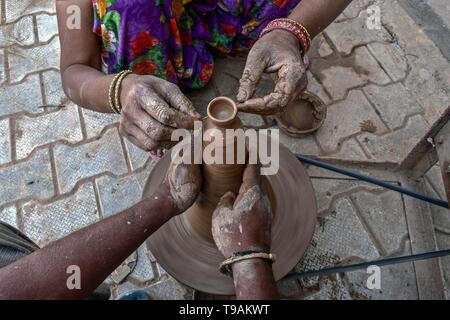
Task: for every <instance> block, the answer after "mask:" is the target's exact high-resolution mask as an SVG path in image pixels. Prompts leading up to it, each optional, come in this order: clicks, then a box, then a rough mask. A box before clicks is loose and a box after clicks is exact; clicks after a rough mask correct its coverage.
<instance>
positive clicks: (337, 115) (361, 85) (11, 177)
mask: <svg viewBox="0 0 450 320" xmlns="http://www.w3.org/2000/svg"><path fill="white" fill-rule="evenodd" d="M374 2H376V4H377V5H379V7H380V8H381V18H382V20H381V21H382V26H381V28H380V29H379V30H370V29H368V28H367V26H366V20H367V12H366V10H365V8H366V7H367V6H368V5H370V4H372V3H374ZM429 2H430V3H431V4H432V5H433V6H438V7H439V6H441V7H442V8H444V10H448V6H447V7H446V6H445V4H444V3H445V1H444V0H442V1H429ZM0 4H1V14H0V19H1V20H0V96H1V100H0V177H1V181H3V182H4V183H3V184H2V186H1V187H0V220H2V221H6V222H9V223H10V224H12V225H15V226H17V227H19V228H20V229H21V230H23V231H24V232H25V233H26V234H28V235H29V236H30V237H31V238H32V239H33V240H35V241H36V242H37V243H39V244H40V245H41V246H45V245H46V244H48V243H49V242H51V241H53V240H55V239H58V238H60V237H62V236H64V235H67V234H68V233H70V232H72V231H74V230H77V229H79V228H81V227H83V226H86V225H88V224H91V223H93V222H95V221H98V220H100V219H103V218H105V217H107V216H109V215H112V214H114V213H117V212H118V211H120V210H122V209H124V208H126V207H129V206H130V205H132V204H133V203H135V202H136V201H138V200H139V196H140V193H141V190H142V186H143V183H144V181H145V179H146V176H147V175H148V173H149V172H150V171H151V168H152V165H153V163H152V162H151V161H149V160H148V157H147V155H146V154H145V153H144V152H142V151H140V150H138V149H137V148H136V147H134V146H133V145H132V144H131V143H129V142H128V141H127V140H125V139H123V138H122V137H121V136H120V135H119V133H118V130H117V120H118V118H117V117H116V116H107V115H103V114H98V113H95V112H91V111H88V110H84V109H82V108H80V107H78V106H75V105H73V104H71V103H69V102H68V101H67V99H66V97H65V96H64V94H63V92H62V90H61V84H60V79H59V73H58V59H59V43H58V41H59V39H58V35H57V28H56V17H55V10H54V1H50V0H39V1H30V0H27V1H24V0H20V1H18V0H0ZM442 15H443V16H444V17H445V13H442ZM447 16H448V14H447ZM432 39H437V38H435V37H434V38H433V37H429V35H428V34H427V33H425V32H424V31H423V30H422V29H421V26H419V24H417V23H416V22H415V21H414V20H413V19H412V18H410V16H409V15H408V14H407V12H406V11H405V10H404V9H403V7H402V6H400V5H399V3H398V1H393V0H390V1H370V0H359V1H357V0H355V1H354V2H353V4H352V5H351V6H350V7H349V8H348V9H347V10H346V11H345V12H344V13H343V14H342V15H341V16H340V17H339V19H338V20H337V21H336V22H335V23H333V24H332V25H331V26H330V27H329V28H328V29H327V30H326V31H325V32H324V33H323V34H322V35H320V36H319V37H317V39H315V40H314V45H313V48H312V50H311V59H312V68H311V70H310V72H309V86H308V90H309V91H311V92H314V93H316V94H318V95H319V96H320V97H321V98H322V99H323V100H324V101H325V102H326V103H327V105H328V118H327V120H326V122H325V124H324V126H323V127H322V128H321V130H320V131H319V132H318V133H317V134H315V135H313V136H310V137H307V138H303V139H293V138H288V137H286V136H282V141H283V143H285V144H286V145H287V146H288V147H289V148H290V149H291V150H292V151H293V152H297V153H303V154H307V155H314V156H319V157H321V158H323V159H327V160H329V161H335V162H339V163H342V164H344V165H346V166H359V168H361V170H362V171H363V172H365V173H367V174H371V175H373V176H378V177H380V178H382V179H385V180H387V181H391V182H395V183H404V181H405V177H404V176H403V175H402V173H400V172H396V171H395V167H396V166H397V165H398V164H399V163H400V162H401V161H402V160H403V159H404V158H405V156H406V155H407V154H408V152H409V151H410V150H411V149H412V147H413V146H414V144H415V143H416V142H417V141H418V140H419V139H420V138H421V137H422V136H423V135H424V134H425V133H426V131H427V129H428V128H430V126H431V125H432V124H433V123H434V122H435V121H436V119H438V117H439V116H440V115H441V114H442V112H443V110H444V109H445V108H446V107H447V106H448V105H449V88H450V64H449V62H448V61H447V60H446V58H445V56H444V55H443V53H444V50H443V49H442V48H440V45H439V43H438V42H436V43H437V45H436V44H435V43H434V42H433V41H432ZM435 41H436V40H435ZM244 62H245V60H243V59H239V58H224V59H220V60H219V61H218V64H217V70H219V71H220V72H218V73H217V74H216V75H215V77H214V80H213V82H212V83H211V84H210V85H209V86H208V88H206V89H204V90H201V91H197V92H193V93H191V98H192V100H193V101H194V103H195V104H196V105H197V106H198V107H199V108H200V109H202V110H204V108H205V105H206V103H207V102H208V101H209V100H210V99H211V98H212V97H215V96H217V95H228V96H233V95H234V94H235V93H236V88H237V80H238V78H239V76H240V72H241V70H242V67H243V63H244ZM61 105H64V106H65V107H59V106H61ZM243 119H244V121H245V122H247V123H252V124H257V123H259V122H260V119H259V118H258V117H255V116H248V115H244V116H243ZM308 170H309V173H310V175H311V177H312V180H313V184H314V187H315V189H316V196H317V200H318V203H319V207H320V213H319V215H320V218H319V223H318V226H317V229H316V233H315V236H314V239H313V243H312V246H311V247H310V249H309V251H308V252H307V254H306V256H305V257H304V259H303V260H302V261H300V262H299V265H298V266H297V268H296V269H297V270H308V269H312V268H320V267H324V266H330V265H334V264H337V263H349V262H358V261H370V260H374V259H379V258H382V257H391V256H396V255H402V254H410V253H412V252H414V253H417V251H416V249H415V248H416V247H417V243H416V242H415V241H411V239H414V235H413V233H415V232H416V233H417V232H421V231H423V230H416V229H414V227H413V224H412V223H411V219H413V218H414V217H416V216H421V217H425V218H424V220H427V219H428V220H429V225H430V226H431V230H435V231H436V233H435V234H433V232H431V233H430V234H429V236H430V237H432V238H433V241H434V239H435V240H436V245H437V246H438V247H440V248H448V246H449V245H450V219H449V216H448V210H444V209H443V210H438V209H436V208H430V207H429V206H425V207H418V206H416V205H414V204H413V203H412V202H410V200H408V199H405V198H404V197H403V196H401V195H399V194H397V193H394V192H391V191H386V190H383V189H380V188H378V187H373V186H369V185H367V184H364V183H361V182H358V181H354V180H350V179H347V178H345V177H342V176H337V175H334V174H330V173H327V172H323V171H321V170H317V169H314V168H308ZM437 174H438V172H437V170H435V168H434V169H433V170H431V172H430V173H429V174H428V176H427V178H426V179H425V181H424V183H423V187H424V189H425V190H426V191H428V192H429V193H431V194H433V195H434V196H436V197H441V198H443V197H444V194H443V191H442V185H440V184H439V179H438V176H437ZM428 220H427V221H428ZM433 243H434V242H433ZM129 262H130V263H129V266H130V268H133V267H134V271H133V272H132V274H131V275H130V276H128V277H127V278H126V279H125V281H123V282H122V283H120V284H119V283H118V282H120V280H121V279H120V277H119V276H118V275H117V274H116V275H115V276H114V277H110V279H108V281H107V282H108V283H109V284H110V285H111V288H112V298H116V297H118V296H120V295H121V294H123V293H126V292H128V291H130V290H132V289H134V288H146V289H147V290H148V291H149V292H150V293H151V294H152V295H153V296H154V297H155V298H162V299H170V298H175V299H192V298H205V297H208V296H206V295H204V294H201V293H196V292H194V291H193V290H191V289H189V288H186V287H185V286H183V285H181V284H179V283H178V282H176V281H175V280H173V279H172V278H171V277H170V276H169V275H167V274H166V272H165V271H164V270H163V269H162V268H161V267H160V266H159V265H158V263H157V261H155V259H154V258H153V257H152V255H151V253H150V252H149V251H147V249H146V248H145V247H144V246H142V247H141V248H140V249H139V250H138V252H137V254H136V255H133V256H132V257H130V258H129ZM422 267H423V266H422V265H420V264H412V263H406V264H402V265H397V266H393V267H384V268H382V288H381V290H369V289H367V288H366V286H365V283H366V279H367V277H368V275H367V274H366V273H365V272H363V271H358V272H351V273H347V274H345V275H337V276H333V277H322V278H320V279H309V280H307V281H305V280H301V281H291V282H288V283H280V291H281V292H282V294H283V296H284V297H286V298H305V299H338V298H339V299H389V298H396V299H415V298H419V297H421V298H424V297H428V296H427V292H429V291H430V290H427V288H428V287H427V285H430V284H427V283H426V282H427V281H426V279H427V277H426V276H427V274H426V272H422V271H420V272H419V270H422V269H420V268H422ZM439 267H440V269H442V277H439V279H440V281H441V284H442V283H444V286H445V288H447V289H446V290H447V291H446V294H447V298H450V291H448V288H449V286H450V258H449V259H447V260H445V259H442V260H441V261H440V262H439ZM425 270H427V269H426V268H425ZM424 279H425V280H424ZM437 287H439V286H437ZM437 287H436V286H433V287H432V289H433V290H437V291H439V288H437ZM436 288H437V289H436ZM433 290H431V291H433ZM441 293H442V292H441ZM439 294H440V293H439V292H438V293H436V295H435V296H439V297H444V296H442V295H439Z"/></svg>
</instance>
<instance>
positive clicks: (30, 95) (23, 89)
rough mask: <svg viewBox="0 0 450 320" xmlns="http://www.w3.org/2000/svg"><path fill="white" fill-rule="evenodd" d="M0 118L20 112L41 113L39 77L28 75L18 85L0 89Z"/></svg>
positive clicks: (41, 102)
mask: <svg viewBox="0 0 450 320" xmlns="http://www.w3.org/2000/svg"><path fill="white" fill-rule="evenodd" d="M0 96H1V97H2V99H0V116H5V115H10V114H14V113H18V112H21V111H25V112H30V113H41V112H42V111H43V109H42V108H40V107H41V106H42V105H43V101H42V94H41V87H40V84H39V76H38V75H37V74H34V75H30V76H28V77H27V78H26V80H25V81H24V82H22V83H20V84H16V85H12V86H5V87H2V88H0Z"/></svg>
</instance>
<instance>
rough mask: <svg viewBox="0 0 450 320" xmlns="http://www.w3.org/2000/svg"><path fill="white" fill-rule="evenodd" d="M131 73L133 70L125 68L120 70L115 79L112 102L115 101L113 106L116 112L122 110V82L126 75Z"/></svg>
mask: <svg viewBox="0 0 450 320" xmlns="http://www.w3.org/2000/svg"><path fill="white" fill-rule="evenodd" d="M131 73H133V71H130V70H125V71H122V73H121V75H120V76H119V78H118V79H117V82H116V84H115V87H114V102H115V107H116V109H117V111H118V112H117V113H121V112H122V104H121V103H120V93H121V91H122V82H123V80H124V79H125V77H126V76H128V75H129V74H131Z"/></svg>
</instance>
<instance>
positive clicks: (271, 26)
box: [259, 18, 311, 57]
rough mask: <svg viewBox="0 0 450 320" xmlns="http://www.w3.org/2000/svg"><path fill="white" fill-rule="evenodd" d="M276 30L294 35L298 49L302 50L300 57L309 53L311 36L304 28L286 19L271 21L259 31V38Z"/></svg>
mask: <svg viewBox="0 0 450 320" xmlns="http://www.w3.org/2000/svg"><path fill="white" fill-rule="evenodd" d="M276 29H282V30H287V31H289V32H291V33H292V34H294V35H295V37H296V38H297V40H298V41H299V43H300V47H301V49H302V52H301V54H302V57H304V56H305V54H306V53H307V52H308V51H309V49H310V48H311V36H310V34H309V32H308V30H306V28H305V27H304V26H303V25H301V24H300V23H298V22H297V21H295V20H292V19H287V18H281V19H275V20H272V21H271V22H269V23H268V24H267V26H266V27H265V28H264V29H263V30H262V31H261V34H260V35H259V37H260V38H261V37H263V36H264V35H265V34H267V33H269V32H271V31H273V30H276Z"/></svg>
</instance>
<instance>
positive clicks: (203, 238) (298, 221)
mask: <svg viewBox="0 0 450 320" xmlns="http://www.w3.org/2000/svg"><path fill="white" fill-rule="evenodd" d="M241 127H242V123H241V121H240V119H239V118H238V117H237V109H236V105H235V104H234V102H233V101H231V100H230V99H228V98H225V97H219V98H216V99H214V100H212V101H211V103H210V104H209V106H208V118H207V120H206V121H205V122H204V127H203V132H204V133H205V132H206V130H207V129H211V128H215V129H217V130H219V131H221V132H223V130H225V129H227V128H234V129H237V128H241ZM224 136H225V135H224ZM231 143H236V141H234V140H231V141H226V139H225V142H224V145H228V144H231ZM207 145H208V143H203V147H206V146H207ZM235 150H236V148H235ZM170 162H171V157H170V152H168V153H167V154H166V155H165V156H164V157H163V158H162V159H161V160H160V161H159V162H158V163H157V164H156V166H155V168H154V169H153V171H152V173H151V174H150V176H149V178H148V180H147V183H146V186H145V188H144V193H143V194H144V197H146V196H148V195H150V194H152V193H153V192H154V191H155V190H156V188H157V187H158V185H159V184H160V183H161V182H162V180H163V179H164V177H165V175H166V172H167V170H168V168H169V166H170ZM279 164H280V169H279V171H278V173H277V174H275V175H272V176H263V177H262V187H263V188H264V190H265V191H266V193H267V194H268V196H269V200H270V202H271V206H272V212H273V215H274V219H273V224H272V233H271V234H272V243H271V251H272V253H274V254H275V255H276V257H277V260H276V262H275V263H274V264H273V271H274V275H275V278H276V279H277V280H278V279H281V278H282V277H284V276H285V275H286V274H287V273H288V272H290V271H291V270H292V269H293V268H294V267H295V265H296V264H297V263H298V262H299V260H300V258H301V257H302V256H303V254H304V253H305V251H306V249H307V247H308V246H309V243H310V241H311V238H312V235H313V232H314V229H315V225H316V215H317V206H316V199H315V194H314V190H313V188H312V184H311V181H310V179H309V177H308V175H307V173H306V170H305V169H304V167H303V165H302V164H301V162H299V161H298V160H297V158H296V157H295V156H294V155H292V154H291V153H290V152H289V150H288V149H286V148H285V147H283V146H281V145H280V163H279ZM244 170H245V165H242V164H231V165H229V164H218V165H217V164H210V165H206V164H203V165H202V173H203V187H202V191H201V194H200V195H199V197H198V200H197V201H196V203H194V205H193V206H192V207H191V208H189V209H188V210H187V211H186V212H185V213H184V214H182V215H180V216H177V217H175V218H173V219H172V220H170V221H169V222H168V223H166V224H165V225H164V226H162V227H161V228H160V229H159V230H158V231H157V232H155V233H154V234H153V235H152V236H151V237H150V238H149V239H148V241H147V245H148V247H149V249H150V251H151V252H152V253H153V255H154V256H155V258H156V259H157V261H158V263H159V264H161V266H162V267H163V268H164V269H165V270H166V271H167V272H168V273H169V274H170V275H172V276H173V277H174V278H175V279H177V280H179V281H180V282H182V283H185V284H187V285H188V286H190V287H192V288H195V289H197V290H200V291H203V292H207V293H211V294H218V295H221V294H223V295H231V294H234V285H233V280H232V279H231V278H230V277H227V276H225V275H223V274H221V273H220V272H219V271H218V267H219V264H220V263H221V262H222V261H223V260H224V257H223V256H222V254H221V253H220V252H219V251H218V249H217V247H216V245H215V243H214V241H213V238H212V234H211V216H212V213H213V211H214V209H215V207H216V205H217V202H218V201H219V199H220V198H221V196H222V195H223V194H225V193H226V192H228V191H233V192H235V193H238V191H239V188H240V185H241V183H242V176H243V172H244Z"/></svg>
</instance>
